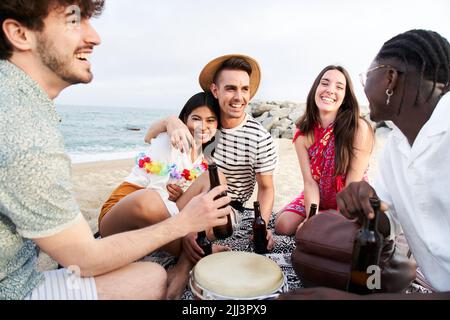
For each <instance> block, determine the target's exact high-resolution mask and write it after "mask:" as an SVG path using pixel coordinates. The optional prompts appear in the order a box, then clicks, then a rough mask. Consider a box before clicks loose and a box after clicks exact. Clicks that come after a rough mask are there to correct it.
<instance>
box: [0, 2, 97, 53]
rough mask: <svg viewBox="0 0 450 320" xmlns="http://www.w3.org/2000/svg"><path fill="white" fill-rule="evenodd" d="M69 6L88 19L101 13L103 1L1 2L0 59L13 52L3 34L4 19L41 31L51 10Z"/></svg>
mask: <svg viewBox="0 0 450 320" xmlns="http://www.w3.org/2000/svg"><path fill="white" fill-rule="evenodd" d="M70 5H78V6H79V7H80V9H81V16H82V17H83V18H90V17H94V16H99V15H100V14H101V13H102V11H103V8H104V5H105V0H21V1H18V0H1V1H0V27H1V28H0V29H1V31H0V59H2V60H5V59H8V58H10V57H11V55H12V50H13V48H12V46H11V43H10V42H9V41H8V39H7V38H6V36H5V34H4V32H3V22H4V21H5V20H6V19H14V20H16V21H18V22H20V23H21V24H23V25H24V26H25V27H27V28H29V29H31V30H35V31H42V30H43V28H44V19H45V18H46V17H47V16H48V14H49V13H50V11H51V10H52V9H54V8H57V7H63V8H64V7H67V6H70Z"/></svg>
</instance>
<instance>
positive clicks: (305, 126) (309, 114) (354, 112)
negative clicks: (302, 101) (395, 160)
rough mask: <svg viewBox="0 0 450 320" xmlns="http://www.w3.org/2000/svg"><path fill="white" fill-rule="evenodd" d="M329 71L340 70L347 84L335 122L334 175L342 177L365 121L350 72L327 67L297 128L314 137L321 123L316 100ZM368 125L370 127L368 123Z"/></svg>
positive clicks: (315, 85) (313, 87)
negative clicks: (324, 77) (360, 123)
mask: <svg viewBox="0 0 450 320" xmlns="http://www.w3.org/2000/svg"><path fill="white" fill-rule="evenodd" d="M329 70H338V71H339V72H341V73H342V74H343V75H344V77H345V80H346V82H347V85H346V86H345V97H344V100H343V101H342V105H341V106H340V108H339V110H338V113H337V115H336V119H335V121H334V137H335V145H336V153H335V171H334V173H335V175H341V174H345V173H346V172H347V169H348V167H349V165H350V160H351V158H352V157H353V156H354V153H353V148H354V146H353V144H354V141H355V135H356V131H357V129H358V121H359V119H363V118H361V116H360V110H359V104H358V100H357V99H356V96H355V93H354V90H353V84H352V81H351V79H350V76H349V74H348V72H347V71H346V70H345V69H344V68H343V67H341V66H335V65H330V66H327V67H325V68H324V69H323V70H322V71H321V72H320V73H319V75H318V76H317V78H316V80H314V83H313V85H312V87H311V90H310V91H309V94H308V98H307V100H306V111H305V114H304V115H303V116H302V117H301V118H300V120H299V121H298V122H297V128H298V129H299V130H300V131H301V132H302V133H303V134H305V135H306V136H307V137H308V138H312V137H314V127H315V126H316V124H318V123H320V115H319V108H318V107H317V105H316V99H315V97H316V91H317V87H318V86H319V84H320V81H321V80H322V77H323V75H324V74H325V73H326V72H327V71H329ZM364 120H365V119H364ZM366 123H367V125H368V126H370V124H369V123H368V122H367V121H366Z"/></svg>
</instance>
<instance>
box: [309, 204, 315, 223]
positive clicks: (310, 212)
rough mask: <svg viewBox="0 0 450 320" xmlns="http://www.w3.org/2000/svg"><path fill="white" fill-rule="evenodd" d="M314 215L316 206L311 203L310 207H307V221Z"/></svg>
mask: <svg viewBox="0 0 450 320" xmlns="http://www.w3.org/2000/svg"><path fill="white" fill-rule="evenodd" d="M316 213H317V204H315V203H311V207H309V216H308V219H311V218H312V217H313V216H314V215H315V214H316Z"/></svg>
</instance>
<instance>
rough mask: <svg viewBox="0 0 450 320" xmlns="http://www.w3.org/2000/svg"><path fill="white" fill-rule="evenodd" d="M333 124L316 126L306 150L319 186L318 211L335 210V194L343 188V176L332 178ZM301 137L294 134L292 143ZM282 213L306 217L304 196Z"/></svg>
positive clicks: (333, 157)
mask: <svg viewBox="0 0 450 320" xmlns="http://www.w3.org/2000/svg"><path fill="white" fill-rule="evenodd" d="M333 130H334V123H332V124H330V125H329V126H328V127H327V128H325V129H324V128H322V127H320V125H316V127H315V128H314V143H313V144H312V145H311V147H309V149H308V155H309V162H310V167H311V174H312V177H313V179H314V180H315V181H316V182H317V184H318V185H319V192H320V205H319V210H327V209H337V204H336V194H337V193H338V192H339V191H341V190H342V189H343V188H344V187H345V174H343V175H338V176H334V168H335V166H334V162H335V140H334V134H333ZM301 135H303V133H302V132H300V130H297V132H296V133H295V136H294V139H293V142H295V141H296V140H297V139H298V137H299V136H301ZM283 211H289V212H294V213H297V214H299V215H301V216H302V217H306V211H305V195H304V192H302V193H301V194H300V195H299V196H298V197H297V198H296V199H295V200H294V201H292V202H291V203H289V204H288V205H287V206H286V207H285V208H284V209H283Z"/></svg>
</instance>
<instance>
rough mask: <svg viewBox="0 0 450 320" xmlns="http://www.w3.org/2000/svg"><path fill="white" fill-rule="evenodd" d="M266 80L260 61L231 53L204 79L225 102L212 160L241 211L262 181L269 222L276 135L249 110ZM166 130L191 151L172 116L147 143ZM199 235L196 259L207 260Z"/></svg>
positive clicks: (150, 133) (263, 205) (211, 67)
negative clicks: (262, 78) (256, 185)
mask: <svg viewBox="0 0 450 320" xmlns="http://www.w3.org/2000/svg"><path fill="white" fill-rule="evenodd" d="M260 80H261V71H260V67H259V64H258V62H257V61H256V60H255V59H253V58H251V57H249V56H245V55H241V54H230V55H225V56H221V57H218V58H216V59H214V60H212V61H210V62H209V63H208V64H207V65H206V66H205V67H204V68H203V70H202V71H201V73H200V76H199V82H200V86H201V87H202V89H203V90H205V91H211V92H212V94H213V95H214V96H215V97H216V98H217V99H218V101H219V105H220V123H221V129H220V132H219V133H218V135H219V137H216V143H215V148H214V150H213V152H212V157H213V161H214V162H216V163H217V165H218V166H219V168H220V169H221V171H222V172H223V174H224V175H225V177H226V178H227V184H228V194H229V195H230V196H231V198H232V200H233V201H232V203H231V204H232V206H233V207H234V208H235V209H237V210H238V211H241V210H243V204H244V203H245V202H246V201H247V200H248V199H249V198H250V197H251V196H252V193H253V190H254V187H255V184H256V183H257V184H258V195H257V199H258V201H259V202H260V204H261V213H262V217H263V218H264V220H265V221H266V222H267V223H268V221H269V219H270V216H271V214H272V208H273V203H274V185H273V175H272V173H273V170H274V169H275V166H276V163H277V160H278V155H277V152H276V149H275V145H274V141H273V139H272V137H271V135H270V134H269V133H268V132H267V131H266V130H265V129H264V127H263V126H262V125H261V124H260V123H259V122H257V121H256V120H254V119H253V118H252V117H251V116H250V115H248V114H247V113H246V112H245V109H246V107H247V106H248V103H249V102H250V100H251V99H252V98H253V97H254V96H255V94H256V92H257V91H258V87H259V84H260ZM164 129H167V132H168V133H169V135H170V136H171V141H172V144H173V145H174V146H175V147H177V148H179V149H181V150H188V149H189V145H190V144H191V141H192V139H193V138H192V136H191V134H190V132H189V130H188V129H187V128H186V126H185V125H184V124H183V123H182V122H181V121H180V120H179V119H178V118H177V117H168V118H166V119H164V120H162V121H161V122H159V123H157V124H155V125H153V126H152V127H150V129H149V131H148V133H147V136H146V142H149V141H150V139H151V138H153V137H155V136H156V135H157V134H158V133H160V131H161V130H164ZM207 151H208V150H206V152H205V153H206V154H207V153H208V152H207ZM193 237H194V236H193V235H191V239H190V240H188V242H189V243H190V244H191V246H192V247H191V248H190V249H188V250H189V251H190V253H191V257H192V260H194V261H195V260H198V259H199V258H200V257H201V249H200V248H199V247H198V246H197V245H196V243H195V241H192V239H193ZM268 239H269V241H268V249H269V250H271V249H272V247H273V237H272V233H271V232H270V231H269V232H268ZM185 243H186V241H185Z"/></svg>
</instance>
